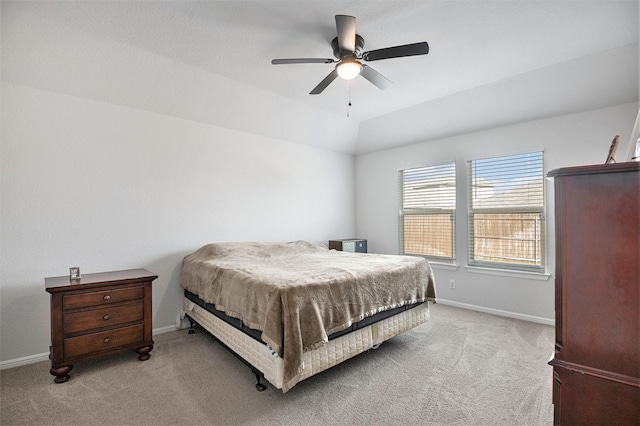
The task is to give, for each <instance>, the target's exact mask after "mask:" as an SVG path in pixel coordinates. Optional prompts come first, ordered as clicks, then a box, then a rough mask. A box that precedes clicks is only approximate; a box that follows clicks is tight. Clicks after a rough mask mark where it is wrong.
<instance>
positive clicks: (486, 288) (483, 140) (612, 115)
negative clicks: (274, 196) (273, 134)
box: [356, 103, 638, 323]
mask: <svg viewBox="0 0 640 426" xmlns="http://www.w3.org/2000/svg"><path fill="white" fill-rule="evenodd" d="M637 112H638V104H636V103H632V104H625V105H620V106H616V107H611V108H605V109H600V110H595V111H588V112H583V113H579V114H572V115H565V116H558V117H554V118H550V119H545V120H540V121H533V122H527V123H522V124H517V125H512V126H508V127H502V128H497V129H492V130H487V131H482V132H477V133H470V134H466V135H462V136H458V137H453V138H448V139H441V140H435V141H429V142H424V143H420V144H416V145H412V146H409V147H405V148H399V149H393V150H387V151H380V152H376V153H372V154H366V155H360V156H358V157H356V197H357V198H356V224H357V228H356V229H357V232H356V233H357V236H358V237H359V238H367V239H368V248H369V250H370V251H372V252H379V253H391V254H393V253H398V171H399V170H402V169H406V168H411V167H419V166H426V165H431V164H439V163H444V162H448V161H455V162H456V169H457V177H456V181H457V187H458V198H457V212H456V218H457V221H456V233H457V235H456V244H457V258H458V268H457V269H455V270H452V269H451V268H442V267H438V266H436V265H434V273H435V277H436V282H437V284H438V287H437V291H438V298H439V299H441V300H443V301H445V302H447V303H452V304H456V305H459V306H465V307H469V308H474V309H480V310H485V311H488V312H495V313H499V314H505V315H511V316H514V317H519V318H525V319H529V320H534V321H540V322H546V323H552V321H553V319H554V275H553V274H554V273H555V262H554V257H555V250H554V246H555V238H554V226H555V224H554V220H553V214H554V202H553V196H554V195H553V182H551V181H549V180H547V181H546V187H545V189H546V202H547V236H548V239H547V246H548V251H547V267H548V272H549V273H550V274H551V276H550V277H549V278H548V279H546V280H544V279H542V280H540V279H532V278H529V277H527V276H524V275H522V274H510V275H508V276H504V275H497V274H490V275H485V274H479V273H472V272H470V271H469V270H467V268H466V264H467V224H466V220H467V212H466V205H467V200H466V188H467V175H466V162H467V161H468V160H471V159H476V158H485V157H491V156H499V155H504V154H512V153H518V152H525V151H531V150H537V149H543V150H544V158H545V171H550V170H552V169H556V168H559V167H566V166H576V165H583V164H600V163H602V162H604V160H605V158H606V155H607V152H608V149H609V144H610V143H611V140H612V139H613V136H615V135H616V134H622V138H623V140H625V141H626V140H627V139H628V138H629V135H630V134H631V130H632V127H633V124H634V122H635V118H636V114H637ZM621 154H623V153H622V152H620V153H619V155H621ZM618 158H621V157H618ZM536 278H544V277H538V276H536ZM450 279H455V283H456V288H455V289H450V288H449V280H450Z"/></svg>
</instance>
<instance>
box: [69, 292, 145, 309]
mask: <svg viewBox="0 0 640 426" xmlns="http://www.w3.org/2000/svg"><path fill="white" fill-rule="evenodd" d="M143 297H144V288H143V287H142V286H136V287H129V288H118V289H113V290H103V291H92V292H89V293H79V294H69V295H66V294H65V295H64V297H63V298H62V309H63V310H68V309H74V308H85V307H90V306H100V305H106V304H108V303H116V302H124V301H127V300H136V299H142V298H143Z"/></svg>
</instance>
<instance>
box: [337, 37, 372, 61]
mask: <svg viewBox="0 0 640 426" xmlns="http://www.w3.org/2000/svg"><path fill="white" fill-rule="evenodd" d="M331 47H332V48H333V56H335V57H336V58H338V59H344V58H360V57H362V51H363V50H364V38H362V36H360V35H358V34H356V48H355V50H354V51H353V52H350V51H348V50H340V46H338V37H336V38H334V39H333V40H332V41H331Z"/></svg>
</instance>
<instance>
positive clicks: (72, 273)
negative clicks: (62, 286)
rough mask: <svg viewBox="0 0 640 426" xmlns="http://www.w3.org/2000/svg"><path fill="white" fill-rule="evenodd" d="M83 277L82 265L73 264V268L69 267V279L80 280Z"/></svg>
mask: <svg viewBox="0 0 640 426" xmlns="http://www.w3.org/2000/svg"><path fill="white" fill-rule="evenodd" d="M80 278H81V276H80V267H79V266H73V267H71V268H69V279H71V280H79V279H80Z"/></svg>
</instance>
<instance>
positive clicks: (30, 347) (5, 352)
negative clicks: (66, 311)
mask: <svg viewBox="0 0 640 426" xmlns="http://www.w3.org/2000/svg"><path fill="white" fill-rule="evenodd" d="M0 11H1V13H0V19H1V25H0V32H1V40H0V43H1V47H2V49H1V55H2V56H1V59H2V60H1V65H2V85H1V86H0V88H1V90H2V92H1V93H0V95H1V96H0V103H1V115H0V120H1V121H0V124H1V129H0V142H1V144H0V179H1V180H0V244H1V246H0V324H1V325H0V366H3V365H4V366H7V365H14V364H15V363H16V362H17V363H19V362H22V361H21V360H22V358H23V357H35V358H36V359H39V358H42V356H43V354H45V353H46V352H48V348H49V343H50V336H49V295H48V293H46V292H45V288H44V278H45V277H48V276H58V275H66V274H68V268H69V267H70V266H80V268H81V271H82V273H90V272H99V271H108V270H118V269H129V268H139V267H143V268H147V269H149V270H151V271H153V272H155V273H157V274H158V275H159V278H158V279H157V280H156V281H155V284H154V290H153V291H154V294H153V321H154V323H153V327H154V329H156V330H158V329H163V328H170V327H171V326H172V325H173V324H174V323H175V319H176V316H177V314H178V312H179V310H180V308H181V296H180V288H179V271H180V262H181V260H182V257H183V256H184V255H186V254H188V253H190V252H192V251H193V250H195V249H197V248H198V247H200V246H201V245H203V244H206V243H209V242H215V241H239V240H257V241H287V240H295V239H308V240H311V241H316V242H325V243H326V242H327V240H328V239H330V238H336V237H340V236H345V235H352V234H353V233H354V231H355V206H354V160H353V157H352V156H351V155H347V154H340V153H336V152H335V151H336V149H335V148H336V147H337V146H340V145H341V144H343V143H344V141H345V140H349V141H353V143H352V145H353V144H355V139H356V134H357V123H353V122H351V121H350V120H347V119H346V118H343V117H335V116H333V115H330V114H328V113H325V112H321V111H316V110H315V109H313V108H310V107H307V106H303V105H300V104H297V103H296V102H292V101H291V100H289V99H285V98H282V97H278V96H276V95H274V94H272V93H268V92H266V91H263V90H260V89H257V88H254V87H249V86H246V85H243V84H240V83H238V82H236V81H233V80H230V79H228V78H223V77H220V76H216V75H213V74H211V73H209V72H207V71H205V70H202V69H199V68H196V67H193V66H189V65H185V64H182V63H177V62H174V61H172V60H169V59H168V58H165V57H162V56H160V55H156V54H153V53H151V52H148V51H144V50H141V49H138V48H135V47H132V46H130V45H127V44H125V43H119V42H115V41H113V40H109V39H104V38H101V37H99V36H96V35H91V34H86V33H83V32H81V31H79V30H77V29H74V28H69V27H65V26H63V25H61V24H59V23H57V22H55V21H54V20H51V19H48V17H47V16H40V15H39V8H38V7H37V5H36V4H31V3H29V4H25V3H21V2H2V3H0ZM328 120H331V123H332V125H330V126H328V125H327V121H328ZM332 148H333V150H332ZM346 149H347V151H348V150H349V149H350V147H347V148H346ZM16 360H18V361H16ZM3 363H4V364H3Z"/></svg>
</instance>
